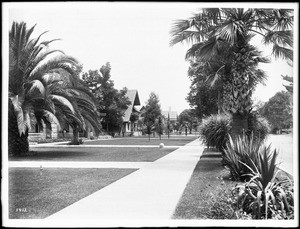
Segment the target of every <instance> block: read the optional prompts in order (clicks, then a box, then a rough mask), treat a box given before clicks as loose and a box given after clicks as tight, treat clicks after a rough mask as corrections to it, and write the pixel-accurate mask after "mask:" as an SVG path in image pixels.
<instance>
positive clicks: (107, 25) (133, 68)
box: [3, 2, 295, 114]
mask: <svg viewBox="0 0 300 229" xmlns="http://www.w3.org/2000/svg"><path fill="white" fill-rule="evenodd" d="M219 5H220V3H218V6H219ZM225 5H226V4H225ZM242 5H243V4H242V3H239V4H237V3H231V4H229V5H227V7H233V6H236V7H237V6H239V7H241V6H242ZM258 5H259V4H256V5H255V7H258ZM283 5H284V4H283ZM283 5H282V4H281V5H280V4H279V6H280V7H281V6H283ZM5 6H8V7H7V9H8V10H7V15H6V16H5V14H4V17H3V22H4V24H5V25H7V27H6V28H7V31H6V30H5V31H4V33H7V34H8V30H9V29H10V27H11V24H12V22H13V21H18V22H20V21H24V22H26V23H27V25H28V28H29V27H31V26H33V25H34V24H37V26H36V28H35V33H34V34H33V37H36V36H37V35H39V34H40V33H42V32H44V31H46V30H49V32H48V33H47V34H45V35H44V36H43V37H42V39H43V40H48V39H54V38H60V39H62V40H61V41H56V42H54V43H52V44H51V46H50V47H51V48H59V49H61V50H62V51H64V52H65V53H66V54H68V55H71V56H73V57H75V58H77V59H78V60H79V62H80V63H82V64H83V70H84V71H88V70H90V69H92V70H95V69H100V67H101V66H102V65H104V64H105V63H106V62H110V64H111V67H112V71H111V75H112V78H111V79H112V80H113V81H114V83H115V87H116V88H117V89H121V88H123V87H127V88H128V89H137V90H138V92H139V97H140V101H141V103H142V105H144V103H145V102H146V101H147V100H148V98H149V94H150V92H151V91H153V92H155V93H156V94H158V96H159V98H160V103H161V108H162V109H163V110H168V109H169V107H171V109H172V110H175V111H177V112H178V114H179V113H180V112H181V111H183V110H184V109H186V108H189V105H188V103H187V101H186V100H185V98H186V97H187V94H188V92H189V86H190V80H189V78H188V76H187V70H188V66H189V64H188V62H186V61H185V60H184V56H185V52H186V51H187V49H188V46H187V45H182V44H177V45H175V46H173V47H170V46H169V41H170V39H171V37H170V34H169V32H170V29H171V26H172V24H173V22H174V20H176V19H187V18H189V17H190V16H192V13H194V12H197V9H198V8H201V7H204V6H217V5H216V4H210V5H207V4H203V3H200V2H199V3H145V2H144V3H138V2H134V3H122V2H111V3H107V2H90V3H83V2H82V3H80V2H77V3H76V2H73V3H66V2H65V3H53V2H48V3H46V2H45V3H17V4H16V3H15V4H6V5H5ZM293 6H294V7H295V5H293ZM269 7H274V3H273V4H272V5H269ZM261 48H263V46H261ZM265 55H270V51H267V52H266V53H265ZM262 69H264V70H265V71H267V73H268V76H269V78H268V81H267V82H266V84H267V86H262V85H260V86H258V87H257V90H256V92H255V94H254V97H255V98H256V99H257V100H262V101H267V100H268V99H269V98H270V97H272V96H273V95H274V94H275V93H276V92H277V91H280V90H284V87H283V86H282V84H283V83H284V82H283V81H282V78H281V75H291V76H292V75H293V68H291V67H290V66H288V65H287V64H286V63H285V62H283V61H277V62H272V63H271V64H268V65H264V66H262Z"/></svg>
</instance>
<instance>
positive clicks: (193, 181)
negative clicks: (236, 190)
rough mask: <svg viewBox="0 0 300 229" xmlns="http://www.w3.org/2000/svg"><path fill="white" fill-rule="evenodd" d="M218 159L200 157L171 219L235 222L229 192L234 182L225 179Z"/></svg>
mask: <svg viewBox="0 0 300 229" xmlns="http://www.w3.org/2000/svg"><path fill="white" fill-rule="evenodd" d="M221 160H222V159H221V157H208V156H207V157H203V158H201V159H200V160H199V162H198V164H197V165H196V167H195V169H194V172H193V174H192V176H191V178H190V180H189V182H188V184H187V186H186V188H185V190H184V192H183V195H182V197H181V199H180V201H179V203H178V204H177V207H176V210H175V212H174V214H173V217H172V218H173V219H236V215H235V211H234V208H233V207H231V202H230V201H231V199H229V198H228V197H229V196H230V190H231V188H232V187H234V186H235V185H236V184H237V182H235V181H231V180H229V179H227V177H228V171H227V170H225V169H224V168H223V167H222V166H221Z"/></svg>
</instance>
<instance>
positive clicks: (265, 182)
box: [234, 147, 294, 219]
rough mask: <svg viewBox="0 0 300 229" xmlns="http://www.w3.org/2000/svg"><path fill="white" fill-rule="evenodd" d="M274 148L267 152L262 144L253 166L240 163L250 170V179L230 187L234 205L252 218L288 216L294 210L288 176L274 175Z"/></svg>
mask: <svg viewBox="0 0 300 229" xmlns="http://www.w3.org/2000/svg"><path fill="white" fill-rule="evenodd" d="M277 155H278V153H277V151H276V150H274V151H272V152H271V153H270V150H269V147H263V150H262V151H261V152H260V154H259V161H258V164H257V166H256V165H255V163H254V162H253V161H252V160H251V163H252V166H251V167H250V166H248V165H247V164H245V163H242V162H241V163H242V164H244V165H245V166H246V167H248V169H249V170H250V174H249V176H250V177H251V179H250V180H249V181H248V182H247V183H245V184H243V185H238V186H236V187H235V188H234V191H236V193H238V194H237V202H236V203H237V205H238V207H240V208H242V210H243V211H244V212H246V213H248V214H251V215H252V217H253V218H255V219H269V218H272V219H290V218H293V212H294V194H293V184H292V181H291V180H289V178H288V177H286V178H284V179H278V178H277V174H278V172H279V170H278V169H277V168H276V167H277V165H276V158H277Z"/></svg>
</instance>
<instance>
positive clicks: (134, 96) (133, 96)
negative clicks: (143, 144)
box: [122, 90, 141, 135]
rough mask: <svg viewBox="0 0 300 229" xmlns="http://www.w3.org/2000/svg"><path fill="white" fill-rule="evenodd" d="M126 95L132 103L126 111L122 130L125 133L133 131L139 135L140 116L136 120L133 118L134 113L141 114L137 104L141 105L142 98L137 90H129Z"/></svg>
mask: <svg viewBox="0 0 300 229" xmlns="http://www.w3.org/2000/svg"><path fill="white" fill-rule="evenodd" d="M126 96H127V97H128V99H129V101H130V105H129V106H128V108H127V110H126V111H125V114H124V117H123V124H122V132H123V133H124V134H125V133H126V134H128V133H132V134H133V135H138V131H139V130H138V117H137V119H136V120H134V121H133V120H132V119H131V117H132V114H134V113H135V114H139V113H140V111H139V109H138V108H137V107H136V106H140V105H141V103H140V98H139V94H138V91H137V90H127V94H126Z"/></svg>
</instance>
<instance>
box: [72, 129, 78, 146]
mask: <svg viewBox="0 0 300 229" xmlns="http://www.w3.org/2000/svg"><path fill="white" fill-rule="evenodd" d="M73 144H74V145H79V128H78V126H77V125H75V126H74V127H73Z"/></svg>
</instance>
